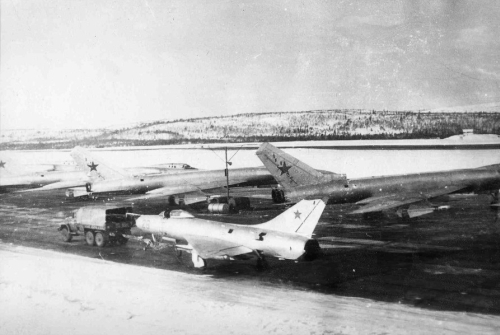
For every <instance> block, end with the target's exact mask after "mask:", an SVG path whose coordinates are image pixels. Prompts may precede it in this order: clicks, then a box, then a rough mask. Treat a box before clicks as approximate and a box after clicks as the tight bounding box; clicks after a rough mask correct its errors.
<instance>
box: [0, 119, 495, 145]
mask: <svg viewBox="0 0 500 335" xmlns="http://www.w3.org/2000/svg"><path fill="white" fill-rule="evenodd" d="M499 116H500V114H499V113H493V112H475V113H430V112H418V111H417V112H415V111H403V112H401V111H368V110H321V111H309V112H278V113H260V114H237V115H231V116H218V117H204V118H194V119H180V120H172V121H155V122H149V123H143V124H140V125H138V126H134V127H129V128H123V129H114V130H105V129H104V130H102V131H101V132H100V133H99V134H96V132H95V130H93V133H92V134H89V136H85V133H81V131H80V133H79V136H78V137H77V136H74V135H72V133H71V131H67V135H66V133H64V136H62V135H59V136H57V137H54V136H53V134H52V135H47V136H45V137H44V136H43V133H42V134H40V133H39V132H38V133H37V136H34V137H33V138H31V139H30V138H28V139H26V137H23V138H22V139H20V140H16V139H15V138H9V140H8V141H7V140H5V139H4V138H3V136H2V142H1V143H0V149H2V150H7V149H67V148H72V147H74V146H76V145H80V146H86V147H109V146H149V145H171V144H197V143H225V142H236V143H239V142H262V141H269V142H277V141H299V140H300V141H309V140H359V139H366V140H373V139H428V138H446V137H449V136H452V135H459V134H462V129H469V128H471V129H474V132H475V133H476V134H500V117H499ZM89 132H90V130H89Z"/></svg>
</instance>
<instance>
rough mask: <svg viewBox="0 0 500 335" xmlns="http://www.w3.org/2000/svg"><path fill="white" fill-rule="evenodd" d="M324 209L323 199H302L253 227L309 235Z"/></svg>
mask: <svg viewBox="0 0 500 335" xmlns="http://www.w3.org/2000/svg"><path fill="white" fill-rule="evenodd" d="M324 209H325V202H324V201H323V200H320V199H316V200H302V201H300V202H299V203H297V204H296V205H295V206H293V207H291V208H289V209H288V210H286V211H284V212H283V213H281V214H280V215H278V216H277V217H275V218H274V219H272V220H270V221H268V222H265V223H262V224H260V225H257V226H254V227H261V228H265V229H271V230H277V231H281V232H286V233H296V234H301V235H304V236H308V237H310V236H311V235H312V233H313V231H314V229H315V228H316V225H317V224H318V221H319V218H320V217H321V214H323V210H324Z"/></svg>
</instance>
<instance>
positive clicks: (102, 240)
mask: <svg viewBox="0 0 500 335" xmlns="http://www.w3.org/2000/svg"><path fill="white" fill-rule="evenodd" d="M95 244H96V245H97V246H98V247H99V248H102V247H105V246H106V244H108V238H107V236H106V235H105V234H103V233H101V232H97V233H95Z"/></svg>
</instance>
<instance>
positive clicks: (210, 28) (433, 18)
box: [0, 0, 500, 129]
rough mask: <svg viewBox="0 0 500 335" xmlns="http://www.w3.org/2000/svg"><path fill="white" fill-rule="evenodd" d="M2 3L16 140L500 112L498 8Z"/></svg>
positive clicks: (4, 106) (56, 0)
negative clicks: (149, 128) (318, 118)
mask: <svg viewBox="0 0 500 335" xmlns="http://www.w3.org/2000/svg"><path fill="white" fill-rule="evenodd" d="M0 1H1V21H0V22H1V32H0V34H1V36H0V38H1V40H0V42H1V47H0V52H1V58H0V61H1V69H0V71H1V72H0V73H1V97H0V98H1V115H0V128H3V129H8V128H84V127H85V128H86V127H101V126H108V125H115V124H127V123H132V122H137V121H145V120H155V119H176V118H187V117H199V116H208V115H227V114H236V113H247V112H271V111H300V110H313V109H333V108H369V109H390V110H395V109H397V110H401V109H421V108H438V107H446V106H459V105H470V104H481V103H490V102H498V101H500V64H499V59H500V38H499V36H500V23H499V22H500V19H499V17H500V4H499V3H498V1H495V0H491V1H480V2H478V1H454V0H449V1H439V0H425V1H424V0H420V1H419V0H407V1H381V0H380V1H374V0H365V1H309V0H308V1H303V2H299V1H267V0H263V1H251V2H250V1H249V2H241V1H185V0H182V1H178V2H176V1H167V0H159V1H153V0H143V1H132V0H117V1H110V0H71V1H68V0H46V1H43V0H0Z"/></svg>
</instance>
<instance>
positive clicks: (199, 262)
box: [191, 252, 207, 269]
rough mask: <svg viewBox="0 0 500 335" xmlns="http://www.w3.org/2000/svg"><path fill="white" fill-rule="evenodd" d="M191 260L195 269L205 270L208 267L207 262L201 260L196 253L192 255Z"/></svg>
mask: <svg viewBox="0 0 500 335" xmlns="http://www.w3.org/2000/svg"><path fill="white" fill-rule="evenodd" d="M191 259H192V260H193V265H194V267H195V268H197V269H204V268H206V267H207V261H206V260H204V259H203V258H201V257H200V256H199V255H198V254H197V253H196V252H193V253H192V255H191Z"/></svg>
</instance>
